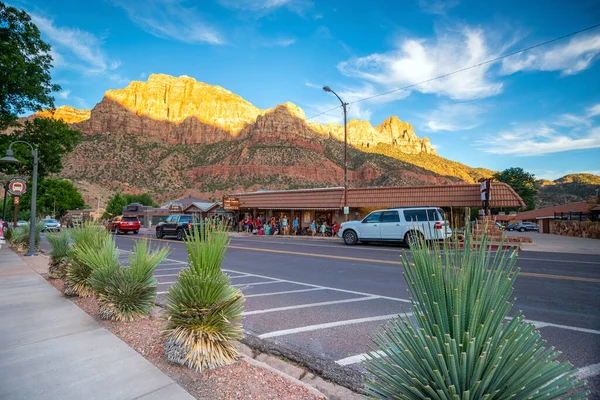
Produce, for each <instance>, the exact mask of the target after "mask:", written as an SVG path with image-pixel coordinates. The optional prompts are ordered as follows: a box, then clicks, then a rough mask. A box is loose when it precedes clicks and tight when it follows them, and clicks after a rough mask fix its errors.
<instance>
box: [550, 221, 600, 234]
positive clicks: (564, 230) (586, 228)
mask: <svg viewBox="0 0 600 400" xmlns="http://www.w3.org/2000/svg"><path fill="white" fill-rule="evenodd" d="M550 233H553V234H555V235H563V236H576V237H584V238H591V239H600V222H589V221H585V222H582V221H565V220H558V219H557V220H553V221H550Z"/></svg>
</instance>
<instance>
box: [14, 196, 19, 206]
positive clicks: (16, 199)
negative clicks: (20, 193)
mask: <svg viewBox="0 0 600 400" xmlns="http://www.w3.org/2000/svg"><path fill="white" fill-rule="evenodd" d="M13 203H14V204H15V205H17V204H19V203H20V197H15V198H14V201H13Z"/></svg>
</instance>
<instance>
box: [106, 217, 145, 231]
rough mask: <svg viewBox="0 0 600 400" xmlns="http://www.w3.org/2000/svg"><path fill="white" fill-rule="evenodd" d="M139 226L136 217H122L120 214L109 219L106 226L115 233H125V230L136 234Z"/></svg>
mask: <svg viewBox="0 0 600 400" xmlns="http://www.w3.org/2000/svg"><path fill="white" fill-rule="evenodd" d="M141 227H142V225H141V224H140V220H139V219H138V217H124V216H122V215H120V216H118V217H114V218H113V219H112V221H110V225H109V227H108V228H109V230H110V231H111V232H114V233H116V234H117V235H118V234H120V233H124V234H126V233H127V232H133V233H135V234H136V235H137V234H138V232H139V231H140V228H141Z"/></svg>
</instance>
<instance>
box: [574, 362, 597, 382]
mask: <svg viewBox="0 0 600 400" xmlns="http://www.w3.org/2000/svg"><path fill="white" fill-rule="evenodd" d="M596 375H600V364H592V365H588V366H586V367H583V368H579V370H578V371H577V376H579V378H580V379H586V378H591V377H592V376H596Z"/></svg>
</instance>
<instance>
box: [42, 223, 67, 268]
mask: <svg viewBox="0 0 600 400" xmlns="http://www.w3.org/2000/svg"><path fill="white" fill-rule="evenodd" d="M45 236H46V240H47V241H48V243H50V253H49V254H50V265H49V267H48V273H49V274H50V276H51V277H52V278H55V279H64V277H65V275H66V273H67V270H66V268H67V260H66V259H67V256H68V254H69V249H70V248H71V246H70V244H69V238H70V236H69V232H67V231H64V230H63V231H62V232H59V233H49V232H47V233H46V235H45Z"/></svg>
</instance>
